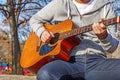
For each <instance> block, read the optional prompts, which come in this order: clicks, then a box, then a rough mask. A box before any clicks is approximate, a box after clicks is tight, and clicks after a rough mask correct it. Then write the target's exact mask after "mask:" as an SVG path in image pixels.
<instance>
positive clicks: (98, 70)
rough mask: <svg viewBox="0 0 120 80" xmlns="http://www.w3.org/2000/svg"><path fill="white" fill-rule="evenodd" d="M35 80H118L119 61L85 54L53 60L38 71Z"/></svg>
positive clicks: (119, 78)
mask: <svg viewBox="0 0 120 80" xmlns="http://www.w3.org/2000/svg"><path fill="white" fill-rule="evenodd" d="M37 80H120V59H107V58H104V57H102V56H100V55H95V54H94V55H93V54H91V55H90V54H89V55H88V54H86V55H80V56H75V57H74V56H73V57H71V60H70V62H65V61H62V60H55V61H52V62H50V63H48V64H46V65H44V66H43V67H42V68H41V69H40V70H39V71H38V73H37Z"/></svg>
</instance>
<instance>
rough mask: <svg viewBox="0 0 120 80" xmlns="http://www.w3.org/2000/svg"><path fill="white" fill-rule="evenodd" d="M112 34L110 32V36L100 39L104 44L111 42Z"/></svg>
mask: <svg viewBox="0 0 120 80" xmlns="http://www.w3.org/2000/svg"><path fill="white" fill-rule="evenodd" d="M111 39H112V36H111V35H110V34H108V36H107V37H106V38H105V39H101V40H100V41H101V42H102V43H104V44H106V43H109V42H111Z"/></svg>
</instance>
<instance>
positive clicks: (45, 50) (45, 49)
mask: <svg viewBox="0 0 120 80" xmlns="http://www.w3.org/2000/svg"><path fill="white" fill-rule="evenodd" d="M55 47H56V45H49V44H44V45H43V46H41V48H40V55H45V54H47V53H49V52H50V51H52V50H53V49H54V48H55Z"/></svg>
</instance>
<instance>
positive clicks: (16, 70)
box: [8, 1, 23, 74]
mask: <svg viewBox="0 0 120 80" xmlns="http://www.w3.org/2000/svg"><path fill="white" fill-rule="evenodd" d="M14 10H15V8H14V4H13V2H12V1H10V5H9V8H8V11H9V12H10V18H9V24H10V33H11V44H10V45H11V52H12V67H13V68H12V74H23V70H22V68H21V66H20V53H21V52H20V44H19V40H18V33H17V24H16V22H17V21H16V18H15V11H14Z"/></svg>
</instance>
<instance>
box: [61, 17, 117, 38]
mask: <svg viewBox="0 0 120 80" xmlns="http://www.w3.org/2000/svg"><path fill="white" fill-rule="evenodd" d="M117 22H118V21H117V17H115V18H111V19H107V20H105V21H101V22H99V23H103V24H104V25H106V26H108V25H111V24H115V23H117ZM92 25H93V24H90V25H87V26H83V27H80V28H75V29H73V30H71V31H67V32H64V33H61V34H60V36H59V39H65V38H68V37H71V36H75V35H79V34H81V33H85V32H88V31H91V30H92Z"/></svg>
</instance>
